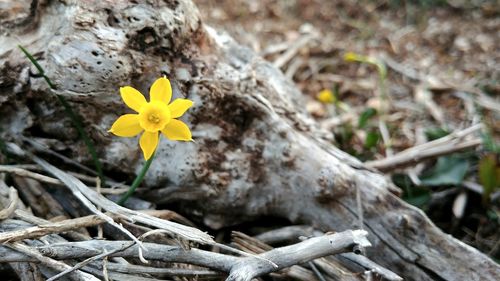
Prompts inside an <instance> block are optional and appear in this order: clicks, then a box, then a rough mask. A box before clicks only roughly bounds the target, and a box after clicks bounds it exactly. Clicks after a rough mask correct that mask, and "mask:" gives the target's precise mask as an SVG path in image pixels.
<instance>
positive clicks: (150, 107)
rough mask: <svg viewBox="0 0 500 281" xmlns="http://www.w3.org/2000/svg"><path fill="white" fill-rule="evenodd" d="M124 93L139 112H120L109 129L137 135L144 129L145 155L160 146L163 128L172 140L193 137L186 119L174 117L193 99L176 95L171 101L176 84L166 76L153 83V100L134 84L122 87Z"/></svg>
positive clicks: (118, 132)
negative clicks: (171, 82) (172, 83)
mask: <svg viewBox="0 0 500 281" xmlns="http://www.w3.org/2000/svg"><path fill="white" fill-rule="evenodd" d="M120 94H121V96H122V99H123V101H124V102H125V104H126V105H127V106H128V107H130V108H131V109H133V110H134V111H136V112H137V113H138V114H125V115H122V116H120V117H119V118H118V119H117V120H116V121H115V123H113V126H111V129H110V130H109V132H111V133H113V134H115V135H117V136H119V137H134V136H136V135H138V134H140V133H141V132H143V131H144V133H143V134H142V136H141V138H140V140H139V145H140V146H141V149H142V152H143V154H144V159H146V160H148V159H149V158H151V156H152V155H153V153H154V151H155V150H156V147H157V146H158V141H159V132H161V133H162V134H163V135H164V136H165V137H167V138H168V139H170V140H178V141H192V140H193V139H192V136H191V131H190V130H189V127H188V126H187V125H186V124H184V122H182V121H179V120H177V119H174V118H179V117H181V116H182V115H183V114H184V113H185V112H186V110H188V109H189V108H190V107H191V106H192V105H193V102H192V101H190V100H188V99H176V100H174V101H173V102H172V103H170V100H171V99H172V87H171V86H170V81H169V80H168V79H167V78H166V77H162V78H160V79H158V80H156V81H155V82H154V83H153V85H152V86H151V90H150V92H149V96H150V101H149V102H147V101H146V98H145V97H144V96H143V95H142V94H141V92H139V91H138V90H136V89H134V88H132V87H130V86H126V87H121V88H120ZM169 103H170V104H169Z"/></svg>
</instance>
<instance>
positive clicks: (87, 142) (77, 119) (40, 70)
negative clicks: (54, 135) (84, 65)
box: [18, 45, 106, 186]
mask: <svg viewBox="0 0 500 281" xmlns="http://www.w3.org/2000/svg"><path fill="white" fill-rule="evenodd" d="M18 47H19V49H21V51H22V52H23V53H24V55H26V57H27V58H28V59H29V60H30V61H31V63H32V64H33V65H34V66H35V67H36V69H37V70H38V74H39V75H40V76H42V77H43V79H44V80H45V82H47V85H49V88H51V89H52V90H56V86H55V85H54V84H53V83H52V81H50V79H49V77H47V75H45V71H44V70H43V68H42V66H41V65H40V64H39V63H38V61H37V60H36V59H35V58H34V57H33V56H32V55H31V54H30V53H29V52H28V51H27V50H26V49H25V48H23V46H21V45H18ZM55 96H56V97H57V100H58V101H59V102H60V103H61V104H62V106H63V108H64V111H65V112H66V115H68V117H69V118H70V119H71V121H72V122H73V125H74V126H75V128H76V130H77V131H78V134H79V135H80V137H81V138H82V140H83V142H84V143H85V145H86V146H87V149H88V151H89V153H90V155H91V156H92V160H93V162H94V166H95V168H96V171H97V175H98V176H99V179H100V180H101V185H102V186H105V185H106V182H105V178H104V173H103V171H102V165H101V162H100V161H99V158H98V157H97V152H96V150H95V147H94V144H93V143H92V141H91V140H90V137H89V136H88V135H87V133H86V132H85V130H84V129H83V126H82V122H81V120H80V117H79V116H78V115H77V114H76V113H75V112H74V111H73V109H71V106H70V105H69V103H68V102H67V101H66V99H65V98H64V97H63V96H61V95H59V94H57V93H55Z"/></svg>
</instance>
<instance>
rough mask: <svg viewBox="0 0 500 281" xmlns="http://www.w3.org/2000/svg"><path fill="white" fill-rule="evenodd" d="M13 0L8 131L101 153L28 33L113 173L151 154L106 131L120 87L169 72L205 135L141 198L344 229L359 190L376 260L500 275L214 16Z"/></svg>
mask: <svg viewBox="0 0 500 281" xmlns="http://www.w3.org/2000/svg"><path fill="white" fill-rule="evenodd" d="M13 2H16V3H13V4H10V5H11V6H9V5H7V7H6V8H5V9H4V11H3V13H2V15H1V17H0V22H1V30H0V34H1V37H0V88H1V90H2V95H1V96H0V116H1V118H2V119H1V120H2V121H1V123H0V127H1V134H2V138H4V139H11V140H12V139H16V136H19V135H21V134H23V135H25V136H30V137H32V138H34V139H36V140H38V141H41V142H44V143H46V144H47V145H49V146H50V147H51V148H52V149H54V150H57V151H60V152H63V153H65V154H66V155H68V156H71V157H73V158H75V159H76V160H78V161H82V162H86V163H91V161H90V159H89V155H88V153H86V149H85V146H84V144H83V143H82V142H81V141H79V140H78V137H77V132H76V131H75V130H73V129H72V126H71V123H70V120H69V119H67V118H66V117H65V115H64V112H63V110H62V108H61V107H60V106H58V104H57V102H56V99H55V97H54V96H53V93H52V92H51V91H50V90H49V89H48V87H47V85H46V84H45V82H44V81H43V80H42V79H39V78H37V77H33V75H30V73H36V71H34V70H33V69H32V67H31V65H30V63H29V61H28V60H27V59H26V58H25V57H24V56H23V54H22V53H21V52H20V51H19V50H18V49H17V46H16V45H17V44H22V45H23V46H24V47H26V48H27V49H28V50H29V51H30V52H31V53H33V54H34V55H35V57H36V58H37V59H39V61H40V63H41V64H42V66H43V67H44V69H45V70H46V74H47V75H48V76H49V77H50V78H51V79H52V81H53V82H54V83H55V84H56V87H57V88H58V90H57V92H58V93H59V94H62V95H64V96H65V97H66V98H67V99H68V100H69V101H70V102H71V103H72V105H73V106H74V108H75V109H76V110H77V111H78V112H79V113H80V115H81V116H82V117H83V119H84V120H83V121H84V123H85V127H86V128H87V131H88V133H89V134H90V136H91V137H92V139H93V140H94V141H95V142H96V143H97V147H98V149H99V155H100V156H101V158H102V159H103V162H104V164H105V170H106V171H107V172H108V173H109V174H112V173H115V174H116V172H119V174H120V175H125V174H132V173H135V172H137V171H138V170H139V169H140V167H141V166H142V164H143V159H142V154H141V152H140V150H139V148H138V140H137V139H135V138H131V139H124V138H118V137H114V136H111V135H110V134H108V133H107V130H108V129H109V128H110V126H111V124H112V122H113V121H114V120H115V119H116V117H117V116H118V115H121V114H123V113H125V112H128V110H127V108H126V107H125V105H124V104H123V103H122V101H121V99H120V96H119V93H118V88H119V87H120V86H124V85H131V86H134V87H136V88H137V89H139V90H141V91H142V92H143V93H147V92H148V87H149V85H151V83H152V82H153V81H154V80H155V79H156V78H158V77H159V76H161V75H167V77H169V78H171V80H172V82H173V83H172V85H173V88H174V98H175V97H183V96H184V97H187V98H189V99H191V100H193V101H194V102H195V106H194V108H192V109H191V110H189V112H188V114H186V116H185V117H184V118H183V121H185V122H186V123H188V124H189V125H190V127H191V128H192V130H193V137H194V138H195V140H196V142H195V143H181V142H171V141H167V140H165V139H162V141H161V142H160V145H159V147H158V149H157V159H156V160H155V161H154V162H153V165H152V166H151V169H150V171H149V173H148V174H147V179H146V184H147V185H148V186H149V189H148V190H147V191H143V192H142V194H141V195H142V196H143V197H144V198H147V199H149V200H151V201H153V202H156V203H159V204H169V203H175V204H177V205H178V206H180V207H181V208H183V209H184V210H185V212H187V213H191V214H192V216H193V217H198V218H199V219H200V220H203V222H204V223H205V224H207V225H208V226H210V227H212V228H220V227H223V226H228V225H232V224H235V223H241V222H243V221H247V220H250V219H255V218H258V217H261V216H277V217H282V218H286V219H288V220H290V221H291V222H293V223H303V224H309V225H312V226H314V227H315V228H318V229H321V230H322V231H331V230H334V231H342V230H346V229H352V228H355V227H356V226H357V223H358V215H357V204H356V190H357V189H359V190H360V192H361V199H362V202H363V215H364V222H363V226H362V227H363V228H364V229H366V230H367V231H369V233H370V235H369V236H368V239H369V240H370V241H371V242H372V243H373V244H374V246H373V247H372V248H368V249H367V255H368V256H369V258H370V259H372V260H374V261H376V262H378V263H379V264H381V265H384V266H386V267H387V268H389V269H390V270H393V271H394V272H396V273H398V274H400V275H402V276H404V277H405V278H406V279H407V280H450V281H451V280H499V279H500V268H499V266H498V265H497V264H495V263H494V262H493V261H491V260H490V259H489V258H488V257H486V256H485V255H483V254H481V253H480V252H478V251H477V250H475V249H474V248H472V247H469V246H467V245H465V244H463V243H461V242H460V241H458V240H455V239H454V238H452V237H451V236H449V235H446V234H444V233H442V232H441V231H440V230H439V229H437V228H436V226H434V225H433V224H432V223H431V222H430V221H429V219H428V218H427V217H426V216H425V215H424V214H423V213H422V212H421V211H420V210H418V209H416V208H414V207H411V206H409V205H408V204H406V203H404V202H403V201H402V200H400V199H399V198H398V197H397V189H396V188H395V187H394V186H393V185H392V183H391V182H390V181H389V180H388V179H386V178H385V177H384V176H383V175H381V174H379V173H377V172H375V171H373V170H370V169H368V168H366V167H364V165H363V164H362V163H360V162H359V161H357V160H356V159H354V158H352V157H350V156H348V155H346V154H345V153H343V152H342V151H339V150H338V149H336V148H335V147H333V146H331V145H330V144H328V142H327V141H328V137H329V136H328V134H327V133H326V132H324V131H321V130H320V129H319V128H318V126H316V124H315V122H314V121H313V120H312V119H311V118H310V117H309V116H308V115H307V114H306V112H305V111H304V110H303V107H304V106H303V105H304V102H303V100H302V99H301V94H300V93H299V92H298V90H297V89H296V88H295V87H294V85H293V84H292V83H291V82H290V81H288V80H287V79H285V77H284V76H283V75H282V73H281V72H280V71H279V70H278V69H276V68H275V67H273V66H272V65H271V64H269V63H268V62H266V61H264V60H263V59H261V58H260V57H259V56H257V55H255V54H254V53H253V52H252V51H251V50H250V49H248V48H246V47H243V46H240V45H238V44H237V43H236V42H234V41H233V40H232V39H231V38H230V37H229V36H228V35H226V34H224V33H221V32H218V31H216V30H213V29H211V28H210V27H208V26H206V25H204V24H203V23H202V22H201V21H200V19H199V13H198V11H197V9H196V7H195V6H194V4H193V3H192V2H191V1H184V0H182V1H177V0H171V1H169V0H167V1H159V0H158V1H156V0H149V1H138V3H131V2H128V1H76V0H66V1H63V0H61V1H35V0H33V1H13ZM20 11H21V12H20ZM117 180H128V178H126V177H124V178H122V179H120V178H117Z"/></svg>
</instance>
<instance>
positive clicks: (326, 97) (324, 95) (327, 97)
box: [317, 89, 336, 103]
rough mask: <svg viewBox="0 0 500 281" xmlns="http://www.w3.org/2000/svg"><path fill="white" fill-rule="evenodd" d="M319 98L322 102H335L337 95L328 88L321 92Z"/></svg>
mask: <svg viewBox="0 0 500 281" xmlns="http://www.w3.org/2000/svg"><path fill="white" fill-rule="evenodd" d="M317 98H318V100H319V101H320V102H322V103H334V102H335V100H336V98H335V95H334V94H333V93H332V91H330V90H328V89H325V90H323V91H321V92H319V93H318V96H317Z"/></svg>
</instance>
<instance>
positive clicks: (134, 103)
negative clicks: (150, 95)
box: [120, 86, 146, 112]
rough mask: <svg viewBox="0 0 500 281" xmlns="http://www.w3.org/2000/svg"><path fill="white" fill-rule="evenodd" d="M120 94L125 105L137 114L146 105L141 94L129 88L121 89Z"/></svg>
mask: <svg viewBox="0 0 500 281" xmlns="http://www.w3.org/2000/svg"><path fill="white" fill-rule="evenodd" d="M120 94H121V96H122V99H123V101H124V102H125V104H126V105H127V106H128V107H130V108H132V109H133V110H135V111H137V112H139V110H140V109H141V107H142V106H143V105H144V104H146V98H144V96H143V95H142V94H141V92H139V91H137V90H136V89H134V88H132V87H130V86H126V87H121V88H120Z"/></svg>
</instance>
